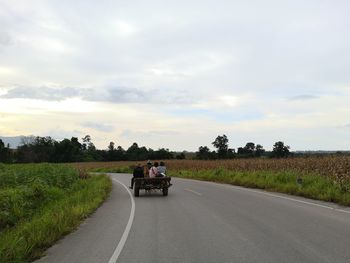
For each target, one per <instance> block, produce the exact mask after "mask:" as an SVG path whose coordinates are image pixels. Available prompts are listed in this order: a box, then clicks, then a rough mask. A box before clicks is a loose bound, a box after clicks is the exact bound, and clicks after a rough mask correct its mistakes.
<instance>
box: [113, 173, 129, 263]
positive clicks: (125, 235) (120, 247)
mask: <svg viewBox="0 0 350 263" xmlns="http://www.w3.org/2000/svg"><path fill="white" fill-rule="evenodd" d="M112 180H113V181H115V182H117V183H119V184H120V185H122V186H123V187H124V188H125V189H126V191H127V192H128V194H129V196H130V200H131V211H130V216H129V220H128V223H127V225H126V227H125V230H124V233H123V235H122V238H121V239H120V241H119V243H118V246H117V247H116V249H115V250H114V253H113V255H112V257H111V258H110V259H109V261H108V263H116V262H117V260H118V257H119V255H120V253H121V252H122V250H123V248H124V245H125V243H126V240H127V239H128V235H129V232H130V229H131V226H132V223H133V221H134V216H135V200H134V197H133V196H132V194H131V192H130V190H129V189H128V187H127V186H126V185H125V184H123V183H122V182H120V181H119V180H117V179H115V178H112Z"/></svg>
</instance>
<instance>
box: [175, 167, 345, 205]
mask: <svg viewBox="0 0 350 263" xmlns="http://www.w3.org/2000/svg"><path fill="white" fill-rule="evenodd" d="M169 175H170V176H175V177H180V178H187V179H195V180H204V181H211V182H217V183H227V184H232V185H239V186H243V187H249V188H259V189H265V190H267V191H273V192H280V193H287V194H291V195H298V196H303V197H307V198H312V199H317V200H322V201H328V202H335V203H338V204H342V205H347V206H349V205H350V192H348V191H346V190H344V189H343V188H342V187H341V185H340V184H338V183H337V182H335V181H333V180H330V179H329V178H326V177H322V176H319V175H316V174H315V175H312V174H307V175H304V176H302V177H300V174H299V173H297V172H295V171H277V172H276V171H230V170H227V169H223V168H217V169H214V170H199V171H190V170H180V171H171V172H170V173H169ZM298 178H301V179H302V181H301V183H298Z"/></svg>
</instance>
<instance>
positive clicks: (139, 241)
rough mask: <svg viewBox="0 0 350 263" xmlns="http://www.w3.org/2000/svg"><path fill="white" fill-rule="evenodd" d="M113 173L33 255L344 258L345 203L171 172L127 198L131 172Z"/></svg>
mask: <svg viewBox="0 0 350 263" xmlns="http://www.w3.org/2000/svg"><path fill="white" fill-rule="evenodd" d="M111 177H112V179H113V185H114V187H113V190H112V193H111V196H110V198H109V199H108V200H107V201H106V202H105V203H104V204H103V205H102V206H101V207H100V208H99V209H98V210H97V211H96V213H94V214H93V215H92V216H91V217H90V218H89V219H87V220H86V221H85V223H84V224H83V225H81V227H79V229H78V230H77V231H75V232H74V233H72V234H70V235H68V236H66V237H65V238H64V239H62V240H60V241H59V242H58V243H57V244H56V245H54V246H53V247H52V248H50V249H49V250H48V251H47V256H45V257H43V258H42V259H40V260H39V261H38V262H41V263H42V262H62V263H63V262H65V263H66V262H84V263H88V262H94V263H99V262H101V263H102V262H103V263H108V262H109V263H112V262H115V260H117V262H128V263H132V262H176V263H177V262H201V263H202V262H269V263H272V262H278V263H282V262H293V263H295V262H315V263H316V262H317V263H321V262H332V263H335V262H346V263H349V262H350V249H349V244H350V209H349V208H342V207H339V206H337V205H334V204H330V203H324V202H318V201H313V200H308V199H304V198H298V197H292V196H288V195H282V194H274V193H268V192H264V191H260V190H252V189H245V188H240V187H235V186H229V185H223V184H214V183H208V182H200V181H193V180H184V179H176V178H173V184H174V185H173V186H172V187H171V188H170V189H169V195H168V196H167V197H163V196H162V194H161V192H155V193H152V194H145V193H144V192H143V191H141V192H140V197H137V198H134V200H135V203H134V205H133V204H132V201H131V200H132V198H131V196H130V194H129V193H128V191H127V190H126V187H125V186H123V185H121V184H120V182H121V183H124V184H125V185H127V186H129V184H130V175H122V174H111ZM116 180H118V181H119V182H117V181H116Z"/></svg>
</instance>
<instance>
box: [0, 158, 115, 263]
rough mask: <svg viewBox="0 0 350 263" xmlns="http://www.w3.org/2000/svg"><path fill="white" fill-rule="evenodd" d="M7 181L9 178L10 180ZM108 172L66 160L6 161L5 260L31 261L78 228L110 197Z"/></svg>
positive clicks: (1, 174)
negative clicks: (85, 171)
mask: <svg viewBox="0 0 350 263" xmlns="http://www.w3.org/2000/svg"><path fill="white" fill-rule="evenodd" d="M4 182H5V183H4ZM110 189H111V181H110V179H109V178H108V177H106V176H104V175H99V176H91V177H88V178H87V179H80V177H79V174H78V171H77V170H76V169H74V168H72V167H68V166H64V165H51V164H37V165H6V166H4V165H1V166H0V207H1V215H0V222H1V225H0V226H1V228H0V262H30V261H32V260H34V259H36V258H38V257H40V256H41V255H42V253H43V251H44V250H45V249H46V248H48V247H49V246H51V245H52V244H53V243H54V242H56V241H57V240H58V239H60V238H61V237H62V236H63V235H65V234H67V233H69V232H71V231H72V230H74V229H75V228H76V227H77V226H78V225H79V224H80V223H81V221H82V220H83V219H84V218H86V217H87V216H88V215H89V214H91V213H92V212H93V211H94V210H95V209H96V208H97V207H98V206H99V205H100V204H101V203H102V202H103V200H104V199H105V198H106V197H107V196H108V194H109V192H110Z"/></svg>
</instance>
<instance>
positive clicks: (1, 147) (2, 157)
mask: <svg viewBox="0 0 350 263" xmlns="http://www.w3.org/2000/svg"><path fill="white" fill-rule="evenodd" d="M1 162H3V163H8V162H11V151H10V147H9V145H7V147H5V144H4V142H3V141H2V140H1V139H0V163H1Z"/></svg>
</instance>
